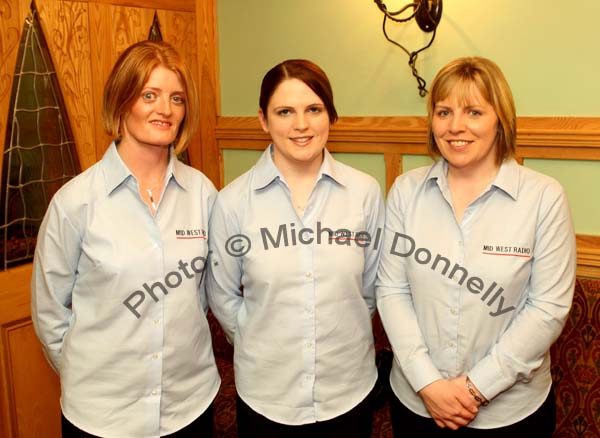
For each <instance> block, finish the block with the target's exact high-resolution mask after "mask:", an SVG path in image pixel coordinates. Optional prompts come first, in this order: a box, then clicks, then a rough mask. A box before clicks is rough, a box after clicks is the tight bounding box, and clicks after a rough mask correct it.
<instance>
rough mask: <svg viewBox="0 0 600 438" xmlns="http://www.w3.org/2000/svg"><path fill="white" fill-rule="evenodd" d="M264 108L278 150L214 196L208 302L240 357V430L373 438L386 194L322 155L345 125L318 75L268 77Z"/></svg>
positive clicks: (295, 64) (294, 64) (287, 71)
mask: <svg viewBox="0 0 600 438" xmlns="http://www.w3.org/2000/svg"><path fill="white" fill-rule="evenodd" d="M259 106H260V109H259V114H258V115H259V120H260V123H261V126H262V128H263V130H264V131H265V132H267V133H268V134H269V135H270V136H271V139H272V144H271V145H270V146H269V147H268V148H267V149H266V151H265V152H264V154H263V155H262V157H261V158H260V159H259V161H258V162H257V163H256V165H255V166H254V167H253V168H252V169H250V170H249V171H248V172H247V173H245V174H244V175H242V176H240V177H239V178H238V179H236V180H235V181H233V182H232V183H231V184H229V185H228V186H227V187H225V188H224V189H223V190H222V191H221V192H220V193H219V195H218V196H217V201H216V203H215V207H214V210H213V215H212V217H211V226H210V235H211V238H210V250H211V251H212V254H211V263H210V266H211V269H210V270H209V277H208V278H209V281H208V284H207V292H208V296H209V302H210V304H211V309H212V310H213V312H214V314H215V316H216V317H217V318H218V320H219V321H220V323H221V325H222V326H223V328H224V330H225V332H226V334H227V336H228V338H229V339H230V341H231V342H232V343H233V345H234V366H235V380H236V387H237V391H238V403H237V416H238V431H239V434H240V436H241V437H259V436H260V437H295V436H298V437H306V436H327V437H329V436H340V437H369V436H370V431H371V420H372V410H371V402H370V397H369V394H370V393H371V391H372V389H373V387H374V385H375V381H376V379H377V370H376V367H375V353H374V346H373V334H372V330H371V315H372V313H373V311H374V310H375V296H374V280H375V275H376V270H377V264H378V259H379V253H380V249H379V246H380V245H379V235H380V231H381V227H382V226H383V222H384V206H383V200H382V196H381V190H380V188H379V186H378V184H377V182H376V181H375V180H374V179H373V178H372V177H370V176H368V175H366V174H364V173H362V172H359V171H358V170H355V169H353V168H351V167H348V166H346V165H343V164H341V163H339V162H338V161H336V160H335V159H333V157H332V156H331V155H330V153H329V152H328V151H327V149H326V143H327V139H328V135H329V128H330V126H331V125H332V124H333V123H334V122H335V121H336V119H337V112H336V110H335V107H334V104H333V93H332V90H331V85H330V83H329V80H328V79H327V76H326V75H325V73H324V72H323V71H322V70H321V69H320V68H319V67H318V66H317V65H315V64H314V63H312V62H310V61H306V60H288V61H284V62H282V63H281V64H278V65H276V66H275V67H273V68H272V69H271V70H270V71H269V72H268V73H267V74H266V75H265V77H264V78H263V81H262V86H261V94H260V99H259ZM242 289H243V292H242Z"/></svg>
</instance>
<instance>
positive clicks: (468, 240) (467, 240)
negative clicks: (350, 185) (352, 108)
mask: <svg viewBox="0 0 600 438" xmlns="http://www.w3.org/2000/svg"><path fill="white" fill-rule="evenodd" d="M427 109H428V119H429V135H428V146H429V151H430V154H431V156H432V157H433V158H434V159H436V160H437V161H436V162H435V164H433V165H431V166H428V167H422V168H419V169H414V170H412V171H409V172H406V173H405V174H403V175H401V176H399V177H398V178H397V180H396V182H395V183H394V185H393V187H392V188H391V190H390V193H389V196H388V204H387V213H386V227H385V239H384V241H385V245H384V252H383V255H382V260H381V264H380V267H379V273H378V282H377V308H378V309H379V313H380V315H381V320H382V322H383V326H384V328H385V331H386V333H387V336H388V338H389V340H390V343H391V345H392V348H393V350H394V356H395V360H394V363H393V367H392V372H391V376H390V383H391V386H392V390H393V393H394V395H393V396H392V399H391V414H392V426H393V429H394V436H396V437H404V436H433V437H436V436H440V437H441V436H457V437H462V436H465V437H479V436H481V437H511V436H513V437H522V436H536V437H548V438H549V437H551V436H552V432H553V430H554V426H555V404H554V394H553V391H552V379H551V376H550V352H549V350H550V346H551V345H552V343H553V342H554V341H555V340H556V338H557V337H558V336H559V335H560V332H561V330H562V328H563V325H564V323H565V319H566V317H567V315H568V313H569V308H570V306H571V300H572V297H573V286H574V281H575V266H576V264H575V238H574V232H573V225H572V222H571V216H570V211H569V206H568V204H567V199H566V196H565V193H564V190H563V189H562V187H561V186H560V185H559V184H558V182H556V181H555V180H553V179H552V178H550V177H548V176H545V175H542V174H540V173H537V172H534V171H532V170H530V169H528V168H526V167H523V166H521V165H519V164H517V162H516V161H515V160H514V158H513V156H514V154H515V149H516V114H515V106H514V102H513V97H512V93H511V91H510V88H509V86H508V83H507V81H506V79H505V77H504V75H503V74H502V72H501V70H500V68H498V66H497V65H496V64H495V63H494V62H492V61H490V60H488V59H485V58H477V57H474V58H460V59H457V60H455V61H452V62H450V63H449V64H448V65H446V66H445V67H444V68H442V70H441V71H440V72H439V73H438V74H437V76H436V77H435V79H434V80H433V83H432V85H431V92H430V94H429V100H428V104H427ZM449 429H450V430H449Z"/></svg>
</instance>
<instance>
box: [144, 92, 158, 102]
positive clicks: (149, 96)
mask: <svg viewBox="0 0 600 438" xmlns="http://www.w3.org/2000/svg"><path fill="white" fill-rule="evenodd" d="M155 97H156V94H155V93H154V92H152V91H146V92H144V93H142V99H144V100H145V101H150V100H153V99H154V98H155Z"/></svg>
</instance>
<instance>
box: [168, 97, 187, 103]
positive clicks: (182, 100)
mask: <svg viewBox="0 0 600 438" xmlns="http://www.w3.org/2000/svg"><path fill="white" fill-rule="evenodd" d="M171 101H172V102H173V103H175V104H177V105H183V104H184V103H185V99H184V98H183V96H173V97H171Z"/></svg>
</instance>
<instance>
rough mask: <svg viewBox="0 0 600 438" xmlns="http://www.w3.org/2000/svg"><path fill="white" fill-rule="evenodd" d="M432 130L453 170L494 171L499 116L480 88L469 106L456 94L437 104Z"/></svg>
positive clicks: (472, 97) (475, 90) (473, 89)
mask: <svg viewBox="0 0 600 438" xmlns="http://www.w3.org/2000/svg"><path fill="white" fill-rule="evenodd" d="M431 127H432V132H433V136H434V138H435V142H436V144H437V146H438V148H439V149H440V152H441V154H442V156H443V157H444V158H445V159H446V161H448V166H449V167H450V169H452V170H458V169H460V170H467V171H469V170H477V171H480V170H484V171H486V170H492V169H494V168H496V167H497V164H496V148H497V145H496V133H497V130H498V116H497V115H496V112H495V111H494V108H493V107H492V106H491V105H490V103H489V102H487V101H486V100H485V99H484V98H483V96H482V95H481V93H480V92H479V90H478V89H477V88H476V87H472V89H471V95H470V98H469V99H468V103H466V104H463V103H459V102H458V99H457V98H456V95H455V93H450V95H449V96H448V97H447V98H446V99H444V100H441V101H438V102H436V104H435V107H434V109H433V118H432V120H431Z"/></svg>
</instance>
